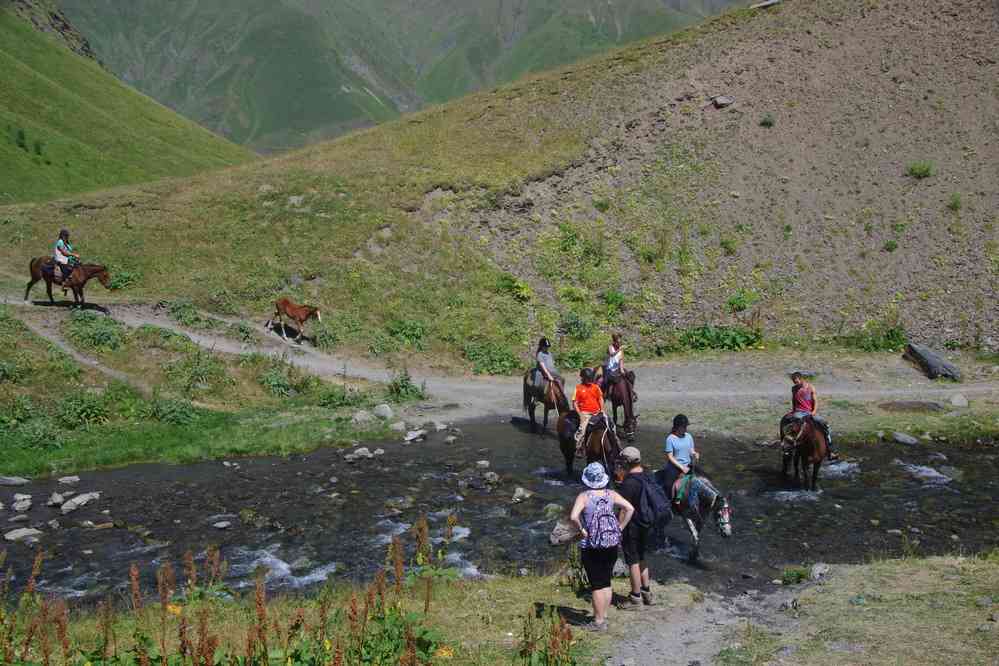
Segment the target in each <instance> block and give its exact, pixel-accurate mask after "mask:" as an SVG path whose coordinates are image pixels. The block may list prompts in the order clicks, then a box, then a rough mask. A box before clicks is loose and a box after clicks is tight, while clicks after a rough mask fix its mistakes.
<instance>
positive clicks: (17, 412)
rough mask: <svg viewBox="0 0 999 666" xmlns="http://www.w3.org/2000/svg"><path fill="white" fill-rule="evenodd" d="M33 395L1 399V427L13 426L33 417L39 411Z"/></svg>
mask: <svg viewBox="0 0 999 666" xmlns="http://www.w3.org/2000/svg"><path fill="white" fill-rule="evenodd" d="M37 411H38V410H37V408H36V407H35V403H34V402H32V400H31V396H27V395H17V396H13V397H10V398H9V399H4V400H0V428H13V427H15V426H17V425H18V424H20V423H24V422H25V421H27V420H29V419H31V418H32V417H34V416H35V414H36V413H37Z"/></svg>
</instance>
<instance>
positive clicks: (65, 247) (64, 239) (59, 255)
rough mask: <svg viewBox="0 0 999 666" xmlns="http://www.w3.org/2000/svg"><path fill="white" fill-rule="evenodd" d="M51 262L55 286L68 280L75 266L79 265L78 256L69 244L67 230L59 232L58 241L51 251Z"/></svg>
mask: <svg viewBox="0 0 999 666" xmlns="http://www.w3.org/2000/svg"><path fill="white" fill-rule="evenodd" d="M52 260H53V261H54V262H55V266H54V268H53V270H52V278H53V280H54V281H55V283H56V284H63V283H64V282H65V281H66V280H68V279H69V276H70V275H71V274H72V273H73V269H74V268H75V267H76V265H77V264H79V263H80V254H79V253H78V252H77V251H76V250H74V249H73V246H72V244H71V243H70V242H69V230H68V229H60V230H59V239H58V240H57V241H56V243H55V247H54V248H53V249H52Z"/></svg>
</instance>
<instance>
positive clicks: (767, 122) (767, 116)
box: [760, 113, 777, 129]
mask: <svg viewBox="0 0 999 666" xmlns="http://www.w3.org/2000/svg"><path fill="white" fill-rule="evenodd" d="M776 122H777V121H776V120H774V115H773V114H772V113H764V114H763V117H762V118H760V127H766V128H767V129H770V128H771V127H773V126H774V125H775V124H776Z"/></svg>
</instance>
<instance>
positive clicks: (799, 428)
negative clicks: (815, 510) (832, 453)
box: [780, 417, 829, 490]
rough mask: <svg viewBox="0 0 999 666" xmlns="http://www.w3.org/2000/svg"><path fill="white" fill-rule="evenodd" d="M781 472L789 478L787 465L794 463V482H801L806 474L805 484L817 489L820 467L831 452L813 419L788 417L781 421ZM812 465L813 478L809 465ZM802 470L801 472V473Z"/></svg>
mask: <svg viewBox="0 0 999 666" xmlns="http://www.w3.org/2000/svg"><path fill="white" fill-rule="evenodd" d="M780 432H781V455H782V458H783V459H782V465H781V474H783V475H784V478H787V467H788V465H789V464H791V463H792V462H793V464H794V482H795V483H797V484H799V485H800V484H801V474H804V475H805V486H806V487H808V488H809V489H810V490H816V489H817V486H818V481H819V467H821V466H822V461H823V460H824V459H825V457H826V455H827V454H828V453H829V442H827V441H826V436H825V434H823V432H822V430H821V429H820V428H818V427H817V426H816V425H815V423H813V422H812V419H810V418H808V417H805V418H803V419H787V420H785V421H784V422H782V423H781V428H780ZM809 465H811V467H812V471H811V480H809V472H808V466H809ZM799 472H800V474H799Z"/></svg>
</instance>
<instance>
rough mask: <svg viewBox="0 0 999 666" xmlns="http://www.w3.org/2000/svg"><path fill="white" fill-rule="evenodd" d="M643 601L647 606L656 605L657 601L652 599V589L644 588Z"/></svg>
mask: <svg viewBox="0 0 999 666" xmlns="http://www.w3.org/2000/svg"><path fill="white" fill-rule="evenodd" d="M642 603H644V604H645V605H646V606H655V605H656V602H655V601H653V600H652V590H642Z"/></svg>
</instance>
